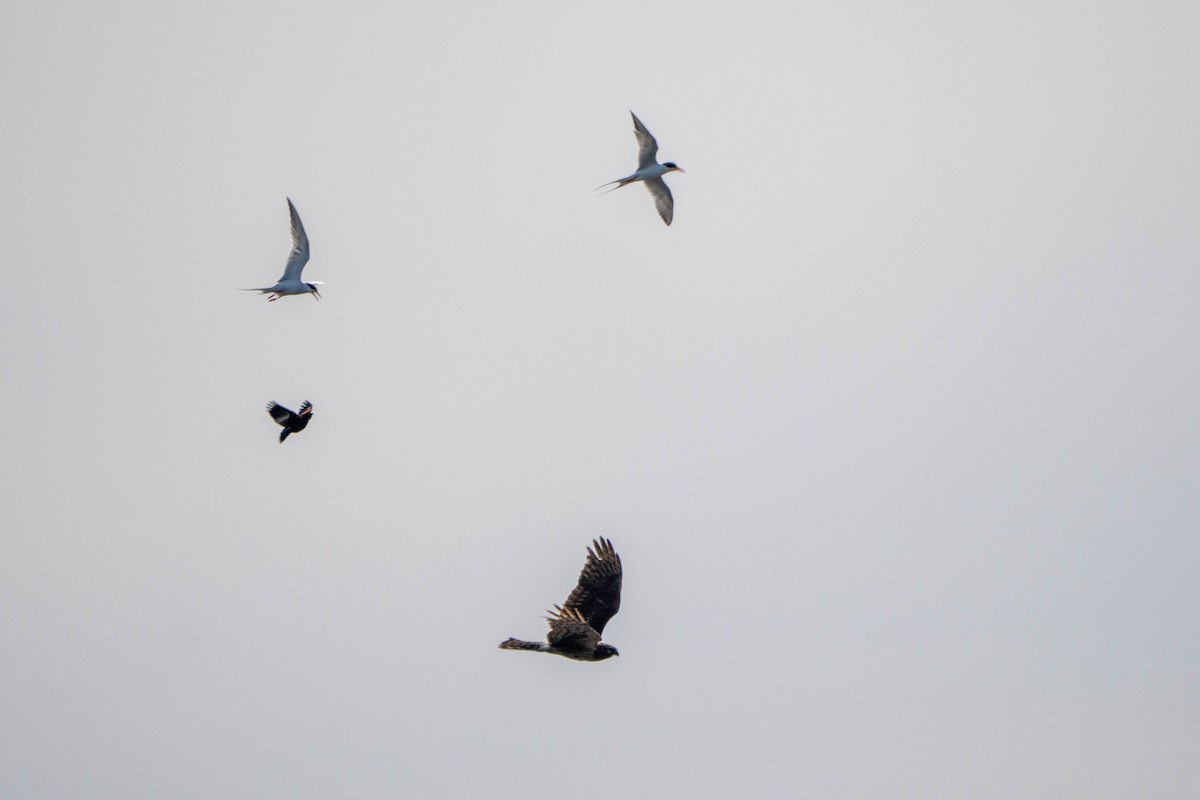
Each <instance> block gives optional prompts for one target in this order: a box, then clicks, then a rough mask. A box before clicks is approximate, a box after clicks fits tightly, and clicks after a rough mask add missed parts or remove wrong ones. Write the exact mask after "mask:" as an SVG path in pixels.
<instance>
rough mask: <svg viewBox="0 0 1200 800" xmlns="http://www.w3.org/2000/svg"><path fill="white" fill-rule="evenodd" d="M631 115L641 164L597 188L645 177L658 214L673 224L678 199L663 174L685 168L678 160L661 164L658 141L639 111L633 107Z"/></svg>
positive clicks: (633, 181)
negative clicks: (638, 116) (630, 171)
mask: <svg viewBox="0 0 1200 800" xmlns="http://www.w3.org/2000/svg"><path fill="white" fill-rule="evenodd" d="M629 116H631V117H633V135H634V136H636V137H637V143H638V166H637V172H634V173H633V174H631V175H626V176H625V177H624V178H618V179H617V180H615V181H609V182H608V183H606V184H603V185H602V186H597V187H596V188H597V189H603V188H604V187H605V186H612V184H614V183H615V184H616V186H615V187H613V188H612V189H609V191H610V192H611V191H615V190H616V189H620V188H621V187H622V186H628V185H629V184H631V183H637V182H638V181H642V183H643V184H644V185H645V186H646V188H647V189H649V190H650V195H651V196H652V197H653V198H654V207H655V208H657V209H658V215H659V216H660V217H662V221H663V222H665V223H667V224H668V225H670V224H671V220H672V219H673V218H674V217H675V199H674V198H673V197H671V190H670V189H668V188H667V184H666V181H664V180H663V176H664V175H666V174H667V173H668V172H683V168H682V167H679V166H677V165H676V164H675V162H674V161H666V162H664V163H662V164H659V163H658V142H657V141H655V139H654V136H653V135H652V134H651V133H650V131H649V130H648V129H647V128H646V126H645V125H643V124H642V121H641V120H640V119H638V118H637V114H634V113H633V112H632V111H630V112H629Z"/></svg>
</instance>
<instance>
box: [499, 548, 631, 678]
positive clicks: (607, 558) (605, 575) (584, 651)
mask: <svg viewBox="0 0 1200 800" xmlns="http://www.w3.org/2000/svg"><path fill="white" fill-rule="evenodd" d="M554 608H555V610H554V611H551V612H548V613H549V614H550V616H548V617H546V620H547V621H548V622H549V623H550V632H549V633H548V634H547V635H546V643H542V642H524V641H521V640H520V639H506V640H505V641H503V642H501V643H500V648H501V649H502V650H536V651H538V652H541V653H552V654H554V655H557V656H563V657H564V658H570V659H573V660H575V661H603V660H605V659H607V658H612V657H613V656H618V655H620V653H618V652H617V648H615V647H613V646H612V645H609V644H601V642H600V634H602V633H603V632H604V626H605V625H607V624H608V621H609V620H610V619H612V618H613V616H614V615H615V614H616V613H617V611H618V610H619V609H620V608H621V557H620V556H618V555H617V551H616V550H614V549H613V546H612V542H610V541H608V540H607V539H604V538H600V539H595V540H593V541H592V547H589V548H588V556H587V561H586V562H585V563H584V565H583V571H582V572H580V573H579V583H578V584H577V585H576V586H575V588H574V589H573V590H572V591H571V594H570V596H568V597H567V602H566V603H564V604H563V605H562V606H555V607H554Z"/></svg>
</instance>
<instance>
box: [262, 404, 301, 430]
mask: <svg viewBox="0 0 1200 800" xmlns="http://www.w3.org/2000/svg"><path fill="white" fill-rule="evenodd" d="M267 413H268V414H270V415H271V419H273V420H275V421H276V422H278V423H279V424H280V425H284V426H286V425H288V424H289V423H290V422H291V421H292V420H294V419H295V418H296V415H295V414H293V413H292V412H291V411H290V410H289V409H286V408H284V407H283V406H281V405H279V404H278V403H267Z"/></svg>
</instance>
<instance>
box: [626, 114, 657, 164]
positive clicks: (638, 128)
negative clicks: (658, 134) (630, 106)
mask: <svg viewBox="0 0 1200 800" xmlns="http://www.w3.org/2000/svg"><path fill="white" fill-rule="evenodd" d="M629 116H631V117H633V135H634V136H636V137H637V143H638V167H637V168H638V169H645V168H646V167H648V166H650V165H651V164H657V163H658V142H656V141H654V136H653V135H652V134H651V133H650V131H649V130H647V129H646V126H645V125H643V124H642V121H641V120H640V119H638V118H637V114H635V113H633V112H632V111H630V112H629Z"/></svg>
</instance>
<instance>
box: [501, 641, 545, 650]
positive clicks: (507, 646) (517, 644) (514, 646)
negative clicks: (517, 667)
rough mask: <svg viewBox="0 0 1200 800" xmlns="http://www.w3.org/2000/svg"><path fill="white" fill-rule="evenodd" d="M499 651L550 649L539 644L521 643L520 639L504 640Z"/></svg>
mask: <svg viewBox="0 0 1200 800" xmlns="http://www.w3.org/2000/svg"><path fill="white" fill-rule="evenodd" d="M500 649H501V650H549V649H550V647H549V646H548V645H546V644H543V643H541V642H522V641H521V640H520V639H505V640H504V641H503V642H501V643H500Z"/></svg>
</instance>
